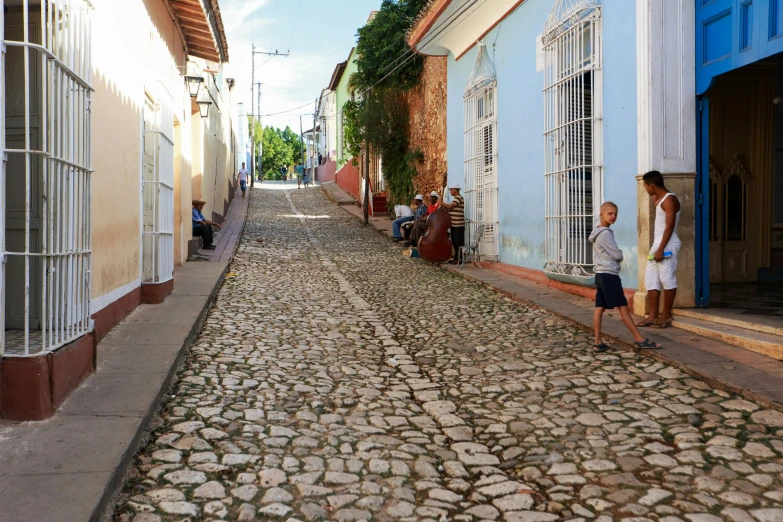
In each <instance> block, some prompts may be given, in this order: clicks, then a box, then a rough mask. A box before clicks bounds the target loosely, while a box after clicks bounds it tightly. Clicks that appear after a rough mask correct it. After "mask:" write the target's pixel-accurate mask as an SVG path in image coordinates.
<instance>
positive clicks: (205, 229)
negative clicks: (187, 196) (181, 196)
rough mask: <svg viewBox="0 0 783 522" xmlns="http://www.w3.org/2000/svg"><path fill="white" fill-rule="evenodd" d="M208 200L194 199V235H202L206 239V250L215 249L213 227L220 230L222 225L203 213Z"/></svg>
mask: <svg viewBox="0 0 783 522" xmlns="http://www.w3.org/2000/svg"><path fill="white" fill-rule="evenodd" d="M206 204H207V202H206V201H203V200H201V199H194V200H193V237H198V236H201V237H202V238H203V239H204V250H215V245H213V244H212V227H217V229H218V230H220V225H218V224H217V223H215V222H214V221H210V220H208V219H207V218H205V217H204V214H202V213H201V211H202V210H204V205H206Z"/></svg>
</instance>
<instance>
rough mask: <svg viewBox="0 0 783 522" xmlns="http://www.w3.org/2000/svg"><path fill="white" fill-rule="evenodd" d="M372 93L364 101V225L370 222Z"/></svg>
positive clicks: (368, 93)
mask: <svg viewBox="0 0 783 522" xmlns="http://www.w3.org/2000/svg"><path fill="white" fill-rule="evenodd" d="M371 94H372V91H367V97H366V98H365V99H364V109H365V118H366V119H365V122H364V224H365V225H367V224H368V223H369V222H370V132H369V129H370V95H371Z"/></svg>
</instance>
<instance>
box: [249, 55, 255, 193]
mask: <svg viewBox="0 0 783 522" xmlns="http://www.w3.org/2000/svg"><path fill="white" fill-rule="evenodd" d="M250 63H251V65H250V67H251V72H250V77H251V80H250V114H251V115H252V114H253V89H255V87H256V83H255V82H256V44H253V48H252V50H251V59H250ZM250 120H251V123H252V125H251V131H252V133H253V137H252V138H251V141H252V142H253V149H252V151H253V152H252V153H251V155H250V186H251V187H252V186H253V185H255V183H254V181H255V179H256V118H255V116H251V117H250Z"/></svg>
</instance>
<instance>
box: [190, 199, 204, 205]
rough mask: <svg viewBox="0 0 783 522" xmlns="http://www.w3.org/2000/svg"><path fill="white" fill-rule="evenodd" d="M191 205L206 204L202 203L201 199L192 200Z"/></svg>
mask: <svg viewBox="0 0 783 522" xmlns="http://www.w3.org/2000/svg"><path fill="white" fill-rule="evenodd" d="M193 204H194V205H206V204H207V202H206V201H204V200H203V199H194V200H193Z"/></svg>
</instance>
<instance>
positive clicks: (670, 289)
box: [637, 170, 682, 328]
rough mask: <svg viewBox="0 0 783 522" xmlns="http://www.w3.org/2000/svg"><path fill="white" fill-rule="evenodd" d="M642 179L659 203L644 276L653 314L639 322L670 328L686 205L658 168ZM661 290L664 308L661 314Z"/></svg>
mask: <svg viewBox="0 0 783 522" xmlns="http://www.w3.org/2000/svg"><path fill="white" fill-rule="evenodd" d="M642 180H643V181H644V189H645V190H646V191H647V194H649V195H650V196H652V198H653V203H654V204H655V233H654V236H653V244H652V247H651V248H650V256H651V259H650V258H648V261H647V273H646V274H645V278H644V285H645V287H646V288H647V309H648V310H649V315H647V317H645V318H644V320H643V321H642V322H640V323H638V324H637V326H650V327H652V328H668V327H669V326H671V323H672V308H673V306H674V297H675V296H676V295H677V277H676V272H677V255H678V254H679V252H680V247H682V241H680V238H679V236H678V235H677V225H679V223H680V211H681V210H682V206H681V205H680V200H678V199H677V196H675V195H674V194H673V193H671V192H669V191H668V190H667V189H666V186H664V184H663V176H662V175H661V173H660V172H658V171H657V170H651V171H650V172H648V173H647V174H645V175H644V176H643V177H642ZM661 291H663V311H661V313H660V314H659V313H658V310H659V306H660V299H661Z"/></svg>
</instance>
